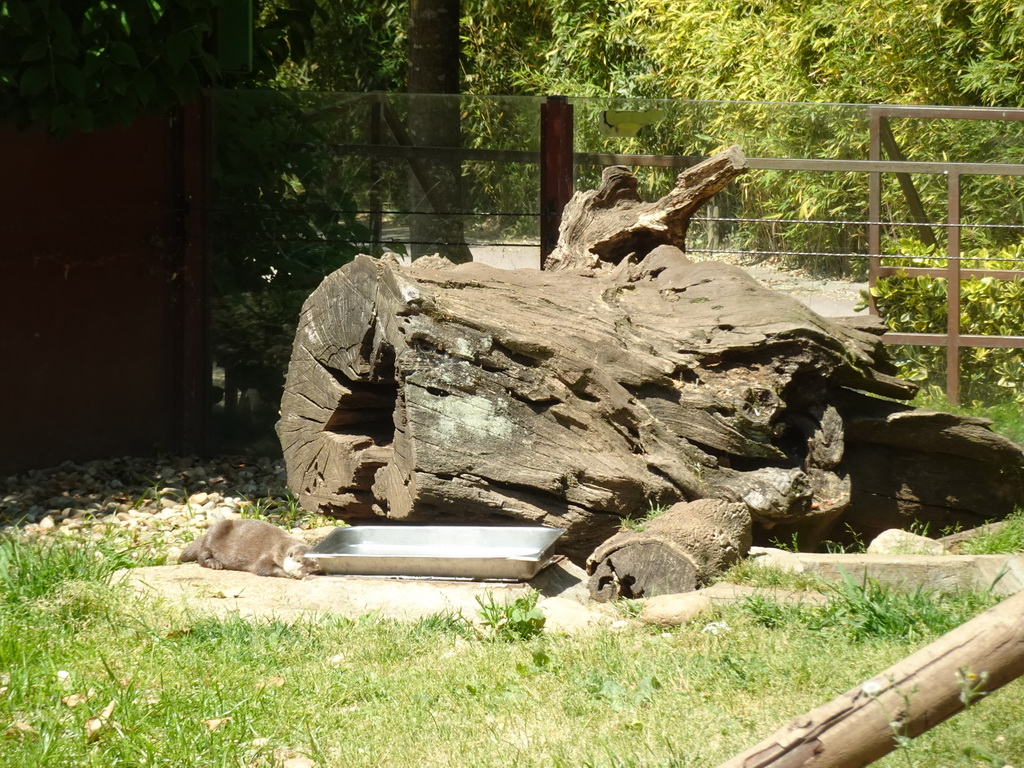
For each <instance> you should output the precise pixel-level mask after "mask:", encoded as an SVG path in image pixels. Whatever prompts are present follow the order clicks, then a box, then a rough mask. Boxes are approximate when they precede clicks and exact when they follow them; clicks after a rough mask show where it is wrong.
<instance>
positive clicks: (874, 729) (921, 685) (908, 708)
mask: <svg viewBox="0 0 1024 768" xmlns="http://www.w3.org/2000/svg"><path fill="white" fill-rule="evenodd" d="M1022 674H1024V593H1019V594H1017V595H1014V596H1013V597H1009V598H1007V599H1006V600H1004V601H1003V602H1001V603H1000V604H999V605H997V606H995V607H994V608H990V609H989V610H988V611H986V612H985V613H983V614H981V615H980V616H977V617H975V618H974V619H972V620H971V621H969V622H967V623H966V624H963V625H961V626H959V627H957V628H956V629H954V630H953V631H952V632H949V633H947V634H945V635H943V636H942V637H940V638H939V639H938V640H936V641H935V642H934V643H931V644H930V645H927V646H925V647H924V648H922V649H921V650H920V651H918V652H917V653H915V654H913V655H912V656H908V657H907V658H906V659H904V660H903V661H901V662H899V663H898V664H895V665H894V666H892V667H889V669H887V670H885V671H884V672H880V673H879V674H877V675H875V676H874V677H873V678H871V679H870V680H868V681H867V682H865V683H863V684H861V685H859V686H857V687H856V688H854V689H853V690H851V691H847V692H846V693H844V694H843V695H842V696H840V697H838V698H836V699H833V700H832V701H830V702H829V703H828V704H825V705H823V706H821V707H819V708H818V709H815V710H813V711H811V712H808V713H807V714H805V715H801V716H800V717H797V718H795V719H794V720H793V721H792V722H791V723H790V724H789V725H787V726H786V727H784V728H782V729H780V730H779V731H777V732H776V733H774V734H773V735H772V736H770V737H769V738H767V739H765V740H764V741H762V742H761V743H760V744H758V745H756V746H754V747H751V748H750V749H748V750H746V751H745V752H743V753H742V754H740V755H737V756H736V757H734V758H732V759H731V760H728V761H726V762H725V763H722V764H721V765H720V766H719V768H789V767H790V766H806V768H813V767H814V766H820V767H821V768H860V766H864V765H868V764H869V763H871V762H873V761H875V760H877V759H878V758H880V757H882V756H883V755H886V754H888V753H889V752H891V751H893V750H894V749H895V748H896V747H897V738H899V737H907V738H913V737H915V736H919V735H920V734H922V733H924V732H925V731H927V730H929V729H930V728H933V727H934V726H936V725H938V724H939V723H941V722H942V721H944V720H946V719H947V718H949V717H951V716H953V715H955V714H957V713H958V712H960V711H961V710H963V709H964V708H965V707H966V706H968V705H969V704H972V703H974V702H976V701H978V700H980V699H981V698H982V697H984V696H985V694H987V693H989V692H991V691H994V690H996V689H998V688H1001V687H1002V686H1004V685H1006V684H1007V683H1009V682H1011V681H1012V680H1016V679H1017V678H1018V677H1020V676H1021V675H1022Z"/></svg>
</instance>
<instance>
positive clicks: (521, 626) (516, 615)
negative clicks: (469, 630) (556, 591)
mask: <svg viewBox="0 0 1024 768" xmlns="http://www.w3.org/2000/svg"><path fill="white" fill-rule="evenodd" d="M539 597H540V593H539V592H536V591H534V590H531V591H530V592H529V593H527V594H526V595H524V596H523V597H517V598H516V599H515V600H512V601H508V602H498V601H497V600H495V599H494V598H493V597H489V598H488V599H487V600H484V599H482V598H480V597H479V596H478V597H477V598H476V601H477V604H479V606H480V610H479V611H478V614H479V615H480V621H481V623H482V624H483V625H484V627H485V628H486V629H487V630H488V631H489V632H490V636H491V637H492V638H493V639H495V640H502V641H504V642H507V643H512V642H516V641H519V640H528V639H530V638H531V637H535V636H537V635H539V634H540V633H541V632H543V631H544V623H545V621H546V620H545V618H544V614H543V613H542V612H541V610H540V608H538V607H537V599H538V598H539Z"/></svg>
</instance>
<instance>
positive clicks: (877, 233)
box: [868, 107, 882, 315]
mask: <svg viewBox="0 0 1024 768" xmlns="http://www.w3.org/2000/svg"><path fill="white" fill-rule="evenodd" d="M868 135H869V145H868V146H869V149H868V159H869V160H872V161H878V160H881V159H882V142H881V135H882V116H881V114H880V113H879V112H878V110H876V109H871V108H870V107H869V108H868ZM881 219H882V174H881V173H878V172H877V171H872V172H870V173H868V288H869V291H868V310H869V311H870V312H871V314H872V315H877V314H878V304H877V302H876V301H875V297H874V295H873V292H872V291H871V290H870V289H872V288H874V287H875V285H876V284H877V283H878V277H879V274H878V273H879V271H880V268H881V266H882V259H881V253H882V225H881V223H880V222H881Z"/></svg>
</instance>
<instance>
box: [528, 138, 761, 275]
mask: <svg viewBox="0 0 1024 768" xmlns="http://www.w3.org/2000/svg"><path fill="white" fill-rule="evenodd" d="M746 170H747V161H746V158H745V157H744V156H743V152H742V150H740V148H739V147H729V148H728V149H726V150H725V151H723V152H719V153H718V154H717V155H715V156H714V157H710V158H708V159H707V160H705V161H704V162H702V163H699V164H698V165H695V166H693V167H692V168H688V169H687V170H685V171H683V172H682V173H680V174H679V176H678V177H677V178H676V185H675V187H674V188H673V189H672V191H671V192H669V193H668V194H667V195H665V197H663V198H661V199H660V200H657V201H655V202H653V203H645V202H643V201H642V200H641V199H640V196H639V195H638V194H637V191H636V188H637V180H636V177H635V176H633V174H632V173H631V172H630V171H629V169H628V168H625V167H623V166H613V167H610V168H606V169H605V170H604V172H603V173H602V176H601V186H600V187H599V188H598V189H596V190H588V191H585V192H577V193H576V194H575V195H573V197H572V199H571V200H570V201H569V203H568V205H566V207H565V210H564V211H563V212H562V227H561V231H560V233H559V237H558V245H557V246H556V248H555V250H554V251H553V252H552V253H551V254H550V255H549V256H548V258H547V259H546V260H545V263H544V268H545V270H548V271H557V270H566V269H586V270H599V269H608V268H611V267H613V266H615V265H616V264H619V263H620V262H622V261H623V260H624V259H627V258H632V259H633V260H635V261H639V260H640V259H642V258H643V257H644V256H646V255H647V254H648V253H650V252H651V251H652V250H654V249H655V248H656V247H658V246H659V245H674V246H676V247H677V248H679V249H680V250H684V249H685V247H686V230H687V228H688V227H689V224H690V218H691V217H692V216H693V214H694V213H695V212H696V210H697V209H698V208H699V207H700V206H701V205H703V204H704V203H705V202H706V201H707V200H708V199H709V198H711V197H712V196H713V195H715V194H716V193H718V192H720V191H721V190H722V189H723V188H724V187H725V186H726V185H727V184H728V183H729V182H730V181H732V180H733V179H734V178H736V176H738V175H739V174H741V173H744V172H745V171H746Z"/></svg>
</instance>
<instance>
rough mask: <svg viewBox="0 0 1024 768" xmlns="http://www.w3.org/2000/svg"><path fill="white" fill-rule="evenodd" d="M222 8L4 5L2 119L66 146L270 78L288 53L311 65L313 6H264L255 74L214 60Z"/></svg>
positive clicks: (201, 2)
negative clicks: (39, 130)
mask: <svg viewBox="0 0 1024 768" xmlns="http://www.w3.org/2000/svg"><path fill="white" fill-rule="evenodd" d="M220 2H221V0H80V1H79V2H75V3H67V2H60V1H59V0H4V1H3V2H2V3H0V116H3V117H6V118H9V119H13V120H14V121H15V122H17V123H18V124H19V125H20V126H27V125H29V124H30V123H36V122H39V123H44V124H46V125H47V126H48V127H49V129H50V130H51V131H52V132H53V133H55V134H57V135H60V136H64V135H67V134H68V133H69V132H71V131H72V130H83V131H91V130H93V129H94V128H103V127H107V126H112V125H118V124H122V125H126V124H128V123H130V122H131V121H132V120H134V119H135V117H136V116H137V115H139V114H140V113H142V112H149V111H160V110H164V109H167V108H169V107H173V106H176V105H178V104H181V103H183V102H185V101H187V100H189V99H190V98H192V97H193V96H195V95H197V94H198V93H199V91H200V90H201V89H202V88H204V87H207V86H210V85H215V84H227V85H232V84H238V83H241V82H251V81H252V80H253V79H255V80H259V79H260V78H266V77H268V76H270V75H272V74H273V71H274V69H275V68H276V66H277V65H278V64H280V63H281V62H282V61H283V60H284V58H285V57H287V56H288V55H289V53H291V54H292V55H296V56H301V55H303V53H304V47H303V44H304V38H303V32H304V31H308V30H307V28H308V24H309V19H310V17H311V16H312V14H313V13H314V10H315V7H316V6H315V2H314V0H267V2H264V3H261V4H259V6H258V7H259V8H260V18H261V23H260V25H259V27H258V28H257V30H256V31H255V33H254V48H255V52H254V72H253V73H247V74H246V75H244V76H242V77H239V76H236V75H228V74H226V73H224V72H222V71H221V70H220V67H219V65H218V63H217V60H216V58H215V57H214V55H213V54H212V53H211V51H210V43H211V35H212V33H213V31H214V26H215V23H216V14H217V8H218V6H219V5H220Z"/></svg>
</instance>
